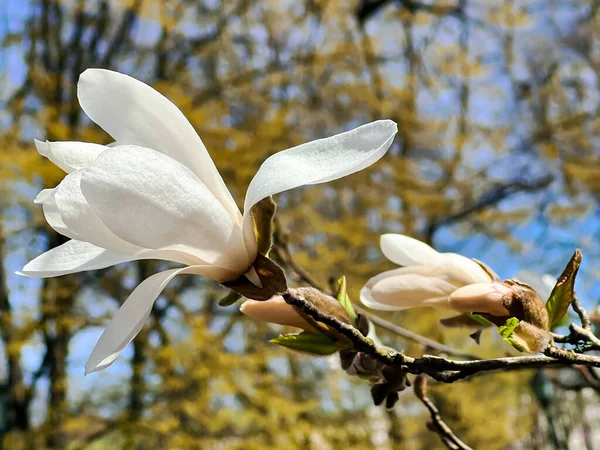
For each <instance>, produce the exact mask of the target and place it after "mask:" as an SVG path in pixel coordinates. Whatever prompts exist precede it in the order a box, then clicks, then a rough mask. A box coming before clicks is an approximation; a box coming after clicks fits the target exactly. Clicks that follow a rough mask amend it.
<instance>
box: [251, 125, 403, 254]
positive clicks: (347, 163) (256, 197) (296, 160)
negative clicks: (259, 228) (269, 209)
mask: <svg viewBox="0 0 600 450" xmlns="http://www.w3.org/2000/svg"><path fill="white" fill-rule="evenodd" d="M397 131H398V127H397V125H396V123H395V122H393V121H391V120H378V121H376V122H372V123H369V124H366V125H363V126H360V127H358V128H355V129H354V130H351V131H347V132H345V133H341V134H338V135H335V136H332V137H329V138H325V139H319V140H316V141H312V142H308V143H306V144H302V145H299V146H297V147H294V148H290V149H288V150H284V151H282V152H279V153H275V154H274V155H273V156H271V157H269V158H268V159H267V160H266V161H265V162H264V163H263V164H262V165H261V166H260V169H259V170H258V172H257V173H256V175H255V176H254V178H253V179H252V181H251V182H250V186H248V191H247V192H246V200H245V202H244V237H245V239H246V245H247V247H248V249H249V253H253V252H255V251H256V250H255V249H256V238H255V236H254V230H253V229H252V222H251V220H250V214H249V213H250V210H251V209H252V207H253V206H254V205H255V204H256V203H258V202H259V201H261V200H262V199H263V198H267V197H269V196H271V195H274V194H278V193H280V192H284V191H287V190H289V189H293V188H296V187H299V186H305V185H312V184H319V183H325V182H327V181H331V180H336V179H338V178H342V177H345V176H346V175H350V174H352V173H354V172H358V171H359V170H362V169H364V168H366V167H368V166H370V165H371V164H373V163H374V162H376V161H377V160H379V159H380V158H381V157H382V156H383V155H384V154H385V152H387V150H388V148H389V147H390V145H391V144H392V141H393V140H394V136H395V135H396V133H397Z"/></svg>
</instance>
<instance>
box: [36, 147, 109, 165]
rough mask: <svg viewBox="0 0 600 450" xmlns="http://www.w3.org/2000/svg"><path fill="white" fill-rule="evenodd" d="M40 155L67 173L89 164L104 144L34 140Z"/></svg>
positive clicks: (101, 150)
mask: <svg viewBox="0 0 600 450" xmlns="http://www.w3.org/2000/svg"><path fill="white" fill-rule="evenodd" d="M34 142H35V147H36V148H37V151H38V153H39V154H40V155H42V156H45V157H46V158H48V159H49V160H50V161H52V162H53V163H54V164H56V165H57V166H58V167H60V168H61V169H62V170H64V171H65V172H67V173H70V172H73V171H75V170H78V169H85V168H86V167H88V166H90V165H91V164H92V163H93V162H94V160H95V159H96V157H97V156H98V155H99V154H100V153H102V152H103V151H104V150H106V147H105V146H104V145H98V144H90V143H88V142H48V141H46V142H42V141H38V140H37V139H36V140H35V141H34Z"/></svg>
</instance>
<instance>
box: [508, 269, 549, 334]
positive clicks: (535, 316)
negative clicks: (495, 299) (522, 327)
mask: <svg viewBox="0 0 600 450" xmlns="http://www.w3.org/2000/svg"><path fill="white" fill-rule="evenodd" d="M504 284H505V285H506V286H510V288H511V292H510V294H507V295H504V296H503V297H502V303H503V305H504V307H505V308H506V309H507V310H508V312H509V316H510V317H516V318H517V319H519V320H521V321H525V322H527V323H530V324H531V325H533V326H535V327H537V328H539V329H542V330H548V329H549V323H548V322H549V321H548V311H547V310H546V305H545V304H544V302H543V301H542V299H541V298H540V296H539V295H538V294H537V292H536V291H535V290H534V289H533V288H532V287H531V286H529V285H528V284H525V283H521V282H520V281H516V280H505V281H504Z"/></svg>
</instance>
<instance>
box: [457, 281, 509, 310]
mask: <svg viewBox="0 0 600 450" xmlns="http://www.w3.org/2000/svg"><path fill="white" fill-rule="evenodd" d="M511 292H512V289H511V288H510V287H508V286H506V285H504V284H502V283H475V284H470V285H468V286H464V287H462V288H460V289H457V290H456V291H454V292H453V293H452V294H450V299H449V303H450V307H451V308H452V309H454V310H455V311H458V312H477V313H487V314H491V315H493V316H507V315H508V310H507V309H506V308H505V307H504V305H503V304H502V297H503V296H504V295H507V294H508V295H510V294H511Z"/></svg>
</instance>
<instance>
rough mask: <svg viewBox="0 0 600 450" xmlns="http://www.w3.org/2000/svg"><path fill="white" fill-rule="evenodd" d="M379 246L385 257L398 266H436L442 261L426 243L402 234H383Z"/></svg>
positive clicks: (438, 254) (439, 255)
mask: <svg viewBox="0 0 600 450" xmlns="http://www.w3.org/2000/svg"><path fill="white" fill-rule="evenodd" d="M379 245H380V247H381V251H382V252H383V254H384V255H385V257H386V258H387V259H389V260H390V261H392V262H393V263H395V264H398V265H399V266H412V265H429V266H436V265H438V263H439V262H440V261H441V259H442V258H441V254H440V253H438V252H437V251H436V250H434V249H433V248H431V247H430V246H429V245H427V244H426V243H424V242H421V241H419V240H417V239H414V238H411V237H409V236H405V235H403V234H391V233H390V234H384V235H382V236H381V238H380V240H379Z"/></svg>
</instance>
